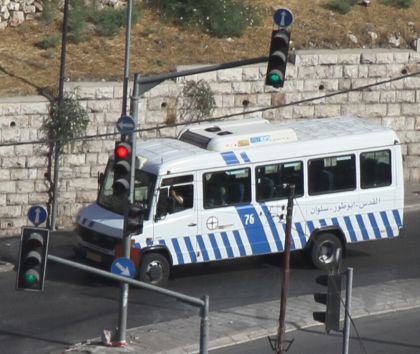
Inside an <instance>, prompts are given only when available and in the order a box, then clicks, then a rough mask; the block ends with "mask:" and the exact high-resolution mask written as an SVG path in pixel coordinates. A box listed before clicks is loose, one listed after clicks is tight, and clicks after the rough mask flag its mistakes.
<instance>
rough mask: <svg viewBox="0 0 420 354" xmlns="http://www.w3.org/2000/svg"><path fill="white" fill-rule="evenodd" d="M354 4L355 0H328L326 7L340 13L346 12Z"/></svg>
mask: <svg viewBox="0 0 420 354" xmlns="http://www.w3.org/2000/svg"><path fill="white" fill-rule="evenodd" d="M356 4H357V0H330V1H328V3H327V7H328V8H329V9H331V10H333V11H336V12H338V13H340V14H346V13H347V12H349V11H350V10H351V9H352V8H353V6H354V5H356Z"/></svg>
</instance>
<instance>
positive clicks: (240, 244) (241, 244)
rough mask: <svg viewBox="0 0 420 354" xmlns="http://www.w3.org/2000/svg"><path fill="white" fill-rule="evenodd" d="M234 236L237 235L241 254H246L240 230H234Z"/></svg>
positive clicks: (236, 238)
mask: <svg viewBox="0 0 420 354" xmlns="http://www.w3.org/2000/svg"><path fill="white" fill-rule="evenodd" d="M233 236H235V240H236V244H237V246H238V249H239V254H240V255H241V256H246V252H245V247H244V245H243V243H242V239H241V235H240V234H239V231H238V230H235V231H233Z"/></svg>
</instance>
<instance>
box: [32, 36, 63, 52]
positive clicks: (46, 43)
mask: <svg viewBox="0 0 420 354" xmlns="http://www.w3.org/2000/svg"><path fill="white" fill-rule="evenodd" d="M59 42H60V37H59V36H58V35H56V34H52V35H47V36H45V37H44V38H42V39H41V40H40V41H38V42H36V43H35V46H36V47H38V48H40V49H44V50H47V49H51V48H55V47H57V45H58V43H59Z"/></svg>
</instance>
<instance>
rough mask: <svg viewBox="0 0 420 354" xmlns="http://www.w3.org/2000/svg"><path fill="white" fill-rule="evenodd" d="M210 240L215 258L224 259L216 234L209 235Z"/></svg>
mask: <svg viewBox="0 0 420 354" xmlns="http://www.w3.org/2000/svg"><path fill="white" fill-rule="evenodd" d="M209 239H210V243H211V247H212V248H213V251H214V256H215V257H216V259H222V254H221V253H220V250H219V245H218V244H217V242H216V238H215V237H214V234H209Z"/></svg>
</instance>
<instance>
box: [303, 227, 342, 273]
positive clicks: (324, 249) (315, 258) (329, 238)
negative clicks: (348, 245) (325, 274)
mask: <svg viewBox="0 0 420 354" xmlns="http://www.w3.org/2000/svg"><path fill="white" fill-rule="evenodd" d="M338 249H341V254H343V252H342V250H343V245H342V243H341V241H340V239H339V238H338V237H337V236H336V235H334V234H331V233H322V234H318V235H316V236H315V237H314V240H313V241H312V245H311V248H310V250H309V251H310V252H309V257H310V260H311V262H312V264H313V265H314V267H315V268H318V269H323V270H325V269H329V268H331V267H332V266H333V265H334V262H335V257H336V254H337V250H338Z"/></svg>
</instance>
